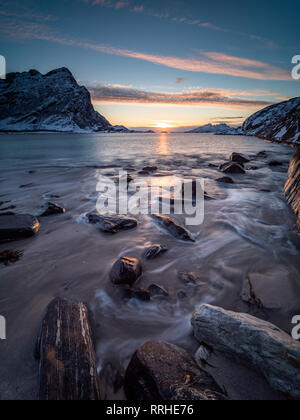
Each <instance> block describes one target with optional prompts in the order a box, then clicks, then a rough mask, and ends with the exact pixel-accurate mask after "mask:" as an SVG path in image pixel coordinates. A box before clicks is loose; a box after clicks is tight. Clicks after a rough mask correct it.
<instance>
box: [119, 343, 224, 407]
mask: <svg viewBox="0 0 300 420" xmlns="http://www.w3.org/2000/svg"><path fill="white" fill-rule="evenodd" d="M125 392H126V395H127V398H128V400H135V401H155V400H157V401H178V400H182V401H183V400H190V401H192V400H223V399H225V397H224V395H223V393H222V391H221V389H220V388H219V387H218V385H217V384H216V382H215V381H214V379H213V378H212V377H211V376H210V375H209V374H208V373H206V372H204V371H203V370H201V369H200V368H199V367H198V366H197V364H196V362H195V360H194V359H193V358H192V357H191V356H190V355H189V354H188V353H187V352H186V351H185V350H183V349H181V348H179V347H177V346H174V345H172V344H167V343H163V342H160V341H151V342H148V343H146V344H144V345H143V346H142V347H141V348H140V349H139V350H138V351H137V352H136V353H135V354H134V356H133V357H132V359H131V362H130V364H129V366H128V369H127V372H126V377H125Z"/></svg>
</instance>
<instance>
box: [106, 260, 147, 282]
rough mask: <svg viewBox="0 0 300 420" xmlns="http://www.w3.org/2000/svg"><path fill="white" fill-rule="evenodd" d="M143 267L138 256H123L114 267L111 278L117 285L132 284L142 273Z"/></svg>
mask: <svg viewBox="0 0 300 420" xmlns="http://www.w3.org/2000/svg"><path fill="white" fill-rule="evenodd" d="M142 272H143V269H142V265H141V263H140V261H139V260H138V259H136V258H128V257H122V258H120V259H119V260H118V261H117V262H116V263H115V264H114V265H113V267H112V270H111V273H110V280H111V282H112V283H113V284H115V285H120V284H129V285H130V286H132V285H133V284H134V283H135V282H136V281H137V279H138V278H139V277H140V276H141V275H142Z"/></svg>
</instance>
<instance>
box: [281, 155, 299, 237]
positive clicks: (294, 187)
mask: <svg viewBox="0 0 300 420" xmlns="http://www.w3.org/2000/svg"><path fill="white" fill-rule="evenodd" d="M284 193H285V197H286V199H287V201H288V203H289V204H290V206H291V207H292V209H293V210H294V212H295V213H296V215H297V216H298V221H297V226H298V229H299V231H300V148H298V150H297V152H296V154H295V155H294V157H293V159H292V160H291V163H290V168H289V177H288V180H287V182H286V184H285V187H284Z"/></svg>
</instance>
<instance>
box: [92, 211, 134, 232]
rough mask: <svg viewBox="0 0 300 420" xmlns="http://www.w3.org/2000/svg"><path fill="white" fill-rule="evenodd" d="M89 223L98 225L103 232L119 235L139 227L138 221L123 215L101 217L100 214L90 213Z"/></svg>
mask: <svg viewBox="0 0 300 420" xmlns="http://www.w3.org/2000/svg"><path fill="white" fill-rule="evenodd" d="M87 218H88V220H89V223H91V224H93V225H97V226H98V227H99V229H100V230H101V232H104V233H118V232H121V231H123V230H129V229H134V228H135V227H137V221H136V219H133V218H132V217H127V216H123V215H121V214H116V215H111V216H101V215H99V214H93V213H90V214H88V215H87Z"/></svg>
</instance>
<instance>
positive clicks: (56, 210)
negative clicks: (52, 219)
mask: <svg viewBox="0 0 300 420" xmlns="http://www.w3.org/2000/svg"><path fill="white" fill-rule="evenodd" d="M65 212H66V209H64V208H63V207H60V206H59V205H57V204H55V203H51V202H49V203H48V204H47V208H46V210H45V211H44V212H43V213H42V214H41V216H40V217H48V216H54V215H55V214H64V213H65Z"/></svg>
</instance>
